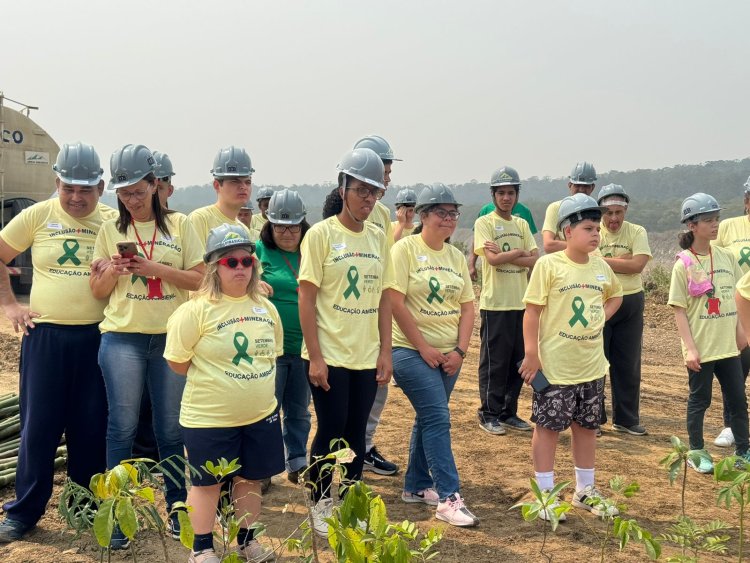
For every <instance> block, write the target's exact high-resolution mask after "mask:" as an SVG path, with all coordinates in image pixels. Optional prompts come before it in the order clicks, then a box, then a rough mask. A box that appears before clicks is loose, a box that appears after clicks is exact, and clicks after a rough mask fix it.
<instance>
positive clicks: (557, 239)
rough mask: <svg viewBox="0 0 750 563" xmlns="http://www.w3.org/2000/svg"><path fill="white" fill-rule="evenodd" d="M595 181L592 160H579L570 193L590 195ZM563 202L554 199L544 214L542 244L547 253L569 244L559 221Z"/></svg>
mask: <svg viewBox="0 0 750 563" xmlns="http://www.w3.org/2000/svg"><path fill="white" fill-rule="evenodd" d="M595 182H596V169H595V168H594V165H593V164H591V163H590V162H579V163H577V164H576V165H575V166H574V167H573V171H572V172H571V173H570V176H569V177H568V191H570V195H575V194H586V195H589V196H590V195H591V192H593V191H594V187H595V186H596V184H595ZM566 199H567V198H566ZM561 203H562V200H560V201H553V202H552V203H550V204H549V205H548V206H547V211H546V213H545V214H544V225H543V226H542V246H543V248H544V252H545V253H547V254H551V253H552V252H559V251H560V250H565V247H566V246H567V244H566V242H565V237H564V236H563V233H562V231H561V230H560V229H559V227H558V224H559V223H558V221H557V217H558V214H559V211H560V204H561Z"/></svg>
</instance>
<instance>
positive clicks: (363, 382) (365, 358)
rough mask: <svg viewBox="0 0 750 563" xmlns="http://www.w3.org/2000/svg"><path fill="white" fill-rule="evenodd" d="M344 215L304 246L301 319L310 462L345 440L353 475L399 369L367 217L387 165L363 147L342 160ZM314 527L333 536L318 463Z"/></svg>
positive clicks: (318, 228)
mask: <svg viewBox="0 0 750 563" xmlns="http://www.w3.org/2000/svg"><path fill="white" fill-rule="evenodd" d="M338 170H339V177H338V183H339V186H340V189H341V197H342V199H343V208H342V210H341V212H340V213H338V214H337V215H334V216H333V217H329V218H328V219H326V220H324V221H321V222H320V223H316V224H315V225H313V226H312V227H311V228H310V230H309V231H308V232H307V234H306V235H305V238H304V239H303V240H302V245H301V249H300V250H301V255H302V261H301V265H300V270H299V282H300V284H299V285H300V287H299V318H300V325H301V327H302V336H303V346H302V358H303V359H304V361H305V369H306V371H307V374H308V378H309V380H310V385H311V392H312V398H313V404H314V407H315V414H316V417H317V422H318V427H317V431H316V433H315V438H314V439H313V442H312V446H311V448H310V460H311V462H312V461H314V460H315V458H316V457H318V456H325V455H327V454H328V453H329V452H330V443H331V440H335V439H338V438H343V439H344V440H346V442H347V443H348V444H349V447H350V448H351V449H352V450H354V452H355V454H356V457H355V458H354V460H353V461H351V462H350V463H347V464H346V465H345V467H346V468H347V473H346V478H347V479H348V480H353V481H354V480H359V479H361V478H362V464H363V462H364V455H365V430H366V427H367V418H368V416H369V414H370V409H371V408H372V403H373V400H374V399H375V393H376V391H377V388H378V386H384V385H387V384H388V382H389V381H390V379H391V374H392V367H391V365H392V360H391V306H390V303H389V301H388V299H387V297H386V295H385V294H384V293H383V291H384V290H385V289H387V288H388V287H390V286H391V284H392V283H393V271H392V266H391V262H390V259H389V256H388V243H387V241H386V239H385V234H384V233H383V231H381V230H380V229H379V228H377V227H376V226H375V225H373V224H372V223H369V222H368V221H367V217H368V216H369V214H370V213H371V212H372V209H373V207H374V206H375V202H376V201H377V200H378V198H380V197H382V196H383V191H384V188H383V163H382V161H381V160H380V158H379V157H378V155H377V154H376V153H375V152H373V151H372V150H370V149H356V150H353V151H351V152H349V153H347V154H346V155H344V157H343V158H342V160H341V162H340V164H339V165H338ZM309 480H310V481H311V482H312V483H314V484H315V487H314V488H313V490H312V497H313V501H314V502H315V503H316V504H315V506H314V508H313V523H312V524H313V528H314V529H315V532H316V533H317V534H319V535H327V532H328V524H327V523H326V522H325V521H324V519H325V518H327V517H329V516H330V515H331V511H332V506H333V505H332V500H331V491H330V488H331V474H330V471H329V470H328V469H326V470H322V469H321V468H320V463H319V462H316V463H311V464H310V469H309Z"/></svg>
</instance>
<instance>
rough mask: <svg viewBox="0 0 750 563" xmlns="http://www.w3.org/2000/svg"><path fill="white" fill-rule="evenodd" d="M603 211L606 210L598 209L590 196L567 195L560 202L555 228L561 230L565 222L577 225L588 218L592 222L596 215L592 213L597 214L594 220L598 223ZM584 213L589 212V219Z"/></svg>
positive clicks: (597, 205)
mask: <svg viewBox="0 0 750 563" xmlns="http://www.w3.org/2000/svg"><path fill="white" fill-rule="evenodd" d="M604 211H606V208H605V207H600V206H599V204H598V203H596V200H595V199H594V198H593V197H591V196H590V195H586V194H575V195H569V196H568V197H566V198H564V199H563V200H562V201H561V202H560V209H559V210H558V212H557V228H558V229H561V230H562V228H563V226H562V225H563V223H565V222H566V221H570V222H576V223H577V222H579V221H582V220H584V219H588V218H591V219H592V220H594V219H593V216H595V215H596V214H595V213H593V212H598V215H599V217H597V218H596V219H595V220H597V221H598V220H599V219H600V218H601V214H602V213H603V212H604ZM586 212H591V217H587V215H589V214H588V213H586ZM574 219H575V221H574Z"/></svg>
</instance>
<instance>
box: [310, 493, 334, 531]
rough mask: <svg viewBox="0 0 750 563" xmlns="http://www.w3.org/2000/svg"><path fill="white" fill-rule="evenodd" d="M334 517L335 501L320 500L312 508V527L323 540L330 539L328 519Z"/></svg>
mask: <svg viewBox="0 0 750 563" xmlns="http://www.w3.org/2000/svg"><path fill="white" fill-rule="evenodd" d="M332 515H333V500H332V499H329V498H322V499H320V500H319V501H318V502H317V503H316V504H315V506H313V508H312V517H313V521H312V527H313V530H315V533H316V534H318V535H319V536H320V537H322V538H327V537H328V522H326V521H325V519H326V518H330V517H331V516H332Z"/></svg>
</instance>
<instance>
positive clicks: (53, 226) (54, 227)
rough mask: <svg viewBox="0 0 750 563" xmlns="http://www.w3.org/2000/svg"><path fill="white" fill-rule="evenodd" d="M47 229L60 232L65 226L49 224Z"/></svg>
mask: <svg viewBox="0 0 750 563" xmlns="http://www.w3.org/2000/svg"><path fill="white" fill-rule="evenodd" d="M47 228H48V229H53V230H55V231H59V230H61V229H62V228H63V226H62V225H61V224H60V223H47Z"/></svg>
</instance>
